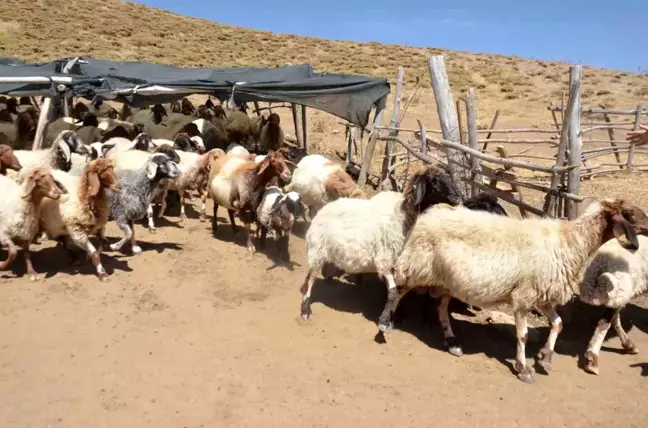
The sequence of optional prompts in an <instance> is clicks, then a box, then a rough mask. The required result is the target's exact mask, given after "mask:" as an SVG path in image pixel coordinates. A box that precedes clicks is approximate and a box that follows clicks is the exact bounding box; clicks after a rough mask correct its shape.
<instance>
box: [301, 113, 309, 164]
mask: <svg viewBox="0 0 648 428" xmlns="http://www.w3.org/2000/svg"><path fill="white" fill-rule="evenodd" d="M301 116H302V120H301V122H302V123H301V125H302V144H303V146H302V147H303V149H304V153H308V123H307V121H306V106H304V105H303V106H301Z"/></svg>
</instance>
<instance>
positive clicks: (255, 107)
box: [254, 101, 261, 116]
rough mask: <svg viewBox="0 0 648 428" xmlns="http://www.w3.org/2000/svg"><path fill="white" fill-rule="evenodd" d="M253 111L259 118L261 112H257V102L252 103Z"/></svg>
mask: <svg viewBox="0 0 648 428" xmlns="http://www.w3.org/2000/svg"><path fill="white" fill-rule="evenodd" d="M254 111H255V112H256V115H257V116H261V112H260V111H259V102H258V101H255V102H254Z"/></svg>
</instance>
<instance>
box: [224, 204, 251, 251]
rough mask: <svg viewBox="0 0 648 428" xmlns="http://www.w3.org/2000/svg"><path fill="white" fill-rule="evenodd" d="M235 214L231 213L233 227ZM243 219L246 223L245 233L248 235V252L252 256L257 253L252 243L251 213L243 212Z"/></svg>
mask: <svg viewBox="0 0 648 428" xmlns="http://www.w3.org/2000/svg"><path fill="white" fill-rule="evenodd" d="M233 214H234V213H233V212H232V211H230V221H232V225H234V216H233ZM241 217H243V221H244V223H245V232H246V233H247V236H246V242H247V243H246V245H247V249H248V251H250V252H251V253H252V254H254V253H255V252H256V248H255V247H254V243H253V242H252V221H250V220H251V219H250V217H251V215H250V213H247V212H242V213H241Z"/></svg>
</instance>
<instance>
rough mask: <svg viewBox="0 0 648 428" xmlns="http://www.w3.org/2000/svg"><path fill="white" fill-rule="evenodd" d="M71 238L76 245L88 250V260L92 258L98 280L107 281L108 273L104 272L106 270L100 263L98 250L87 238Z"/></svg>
mask: <svg viewBox="0 0 648 428" xmlns="http://www.w3.org/2000/svg"><path fill="white" fill-rule="evenodd" d="M72 240H73V241H74V243H75V244H76V245H78V246H80V247H81V248H85V249H86V251H87V252H88V256H89V257H90V260H92V264H93V265H94V266H95V268H96V269H97V275H98V276H99V280H100V281H101V282H106V281H108V274H107V273H106V270H105V269H104V267H103V265H102V264H101V257H100V256H101V255H100V254H99V251H97V249H96V248H95V246H94V245H92V242H90V240H89V239H88V238H85V239H83V240H77V239H74V238H72ZM84 241H85V242H84Z"/></svg>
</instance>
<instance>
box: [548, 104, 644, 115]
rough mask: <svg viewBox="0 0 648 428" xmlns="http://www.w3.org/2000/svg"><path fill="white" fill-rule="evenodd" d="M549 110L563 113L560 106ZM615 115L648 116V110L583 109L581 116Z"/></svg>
mask: <svg viewBox="0 0 648 428" xmlns="http://www.w3.org/2000/svg"><path fill="white" fill-rule="evenodd" d="M547 108H548V109H549V110H556V111H562V108H561V107H558V106H549V107H547ZM604 113H607V114H615V115H619V116H636V115H637V114H639V115H644V114H648V110H639V111H637V110H609V109H604V108H599V109H595V108H589V109H581V114H604Z"/></svg>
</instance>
